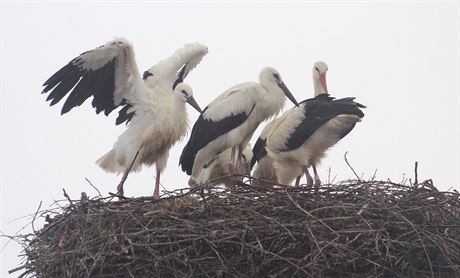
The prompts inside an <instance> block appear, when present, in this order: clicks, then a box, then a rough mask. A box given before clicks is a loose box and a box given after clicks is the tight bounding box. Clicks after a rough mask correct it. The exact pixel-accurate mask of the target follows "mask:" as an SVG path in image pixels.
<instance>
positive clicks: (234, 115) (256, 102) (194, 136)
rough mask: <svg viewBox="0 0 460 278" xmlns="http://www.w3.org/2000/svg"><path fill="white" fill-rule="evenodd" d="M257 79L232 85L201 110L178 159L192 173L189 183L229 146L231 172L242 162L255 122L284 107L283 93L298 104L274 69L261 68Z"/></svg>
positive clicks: (195, 179) (195, 181) (256, 124)
mask: <svg viewBox="0 0 460 278" xmlns="http://www.w3.org/2000/svg"><path fill="white" fill-rule="evenodd" d="M259 82H260V83H256V82H247V83H242V84H239V85H236V86H233V87H231V88H230V89H228V90H227V91H225V92H224V93H223V94H221V95H220V96H218V97H217V98H216V99H215V100H214V101H212V102H211V103H210V104H209V105H208V106H207V107H206V108H205V109H204V111H203V113H201V115H200V117H199V118H198V120H197V121H196V122H195V124H194V126H193V129H192V133H191V135H190V139H189V141H188V142H187V145H186V146H185V147H184V149H183V151H182V154H181V157H180V161H179V164H180V165H181V166H182V170H183V171H184V172H186V173H187V174H188V175H191V180H190V181H189V184H194V183H197V178H198V175H199V173H200V171H201V169H203V166H205V164H206V163H208V162H209V161H211V160H212V158H213V157H215V156H216V155H218V154H219V153H221V152H223V151H225V150H226V149H228V148H232V150H231V154H230V157H231V161H232V163H231V165H232V166H231V168H232V169H231V171H230V172H233V173H234V172H235V169H236V168H235V167H236V165H237V163H240V161H241V153H242V150H244V148H245V147H246V145H247V144H248V142H249V140H250V139H251V137H252V135H253V133H254V131H255V130H256V128H257V127H258V125H259V124H260V123H261V122H262V121H265V120H267V119H269V118H270V117H272V116H273V115H276V114H277V113H279V111H280V110H281V109H282V108H283V106H284V102H285V96H286V97H288V98H289V99H290V100H291V101H292V102H293V103H294V104H296V105H297V101H296V100H295V98H294V97H293V96H292V94H291V92H290V91H289V89H288V88H287V87H286V85H285V84H284V82H283V80H282V79H281V75H280V74H279V72H278V71H277V70H275V69H274V68H271V67H266V68H264V69H263V70H262V71H261V73H260V75H259ZM235 154H236V155H235ZM235 156H236V161H235Z"/></svg>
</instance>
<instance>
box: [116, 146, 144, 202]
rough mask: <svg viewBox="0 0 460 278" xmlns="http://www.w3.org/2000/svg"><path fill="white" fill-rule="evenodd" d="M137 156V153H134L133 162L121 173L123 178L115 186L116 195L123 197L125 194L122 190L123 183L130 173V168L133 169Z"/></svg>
mask: <svg viewBox="0 0 460 278" xmlns="http://www.w3.org/2000/svg"><path fill="white" fill-rule="evenodd" d="M138 155H139V151H137V152H136V155H135V156H134V158H133V161H132V162H131V164H130V165H129V167H128V168H126V170H125V172H124V173H123V177H122V178H121V181H120V183H119V184H118V186H117V195H120V196H123V195H124V194H125V191H124V190H123V185H124V184H125V181H126V179H127V178H128V174H129V172H130V171H131V168H133V165H134V162H135V161H136V159H137V156H138Z"/></svg>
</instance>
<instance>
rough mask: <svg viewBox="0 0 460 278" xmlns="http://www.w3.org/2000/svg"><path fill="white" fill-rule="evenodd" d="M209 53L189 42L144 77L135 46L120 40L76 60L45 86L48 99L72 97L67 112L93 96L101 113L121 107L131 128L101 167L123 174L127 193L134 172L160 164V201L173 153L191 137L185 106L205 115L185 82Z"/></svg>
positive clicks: (121, 118)
mask: <svg viewBox="0 0 460 278" xmlns="http://www.w3.org/2000/svg"><path fill="white" fill-rule="evenodd" d="M207 52H208V49H207V47H206V46H204V45H202V44H199V43H194V44H186V45H185V46H184V47H182V48H180V49H178V50H177V51H176V52H175V53H174V54H173V55H172V56H170V57H169V58H167V59H165V60H163V61H160V62H159V63H158V64H156V65H155V66H153V67H151V68H150V69H148V70H147V71H145V72H144V74H143V75H141V74H140V72H139V70H138V68H137V64H136V61H135V57H134V49H133V46H132V45H131V43H130V42H128V41H127V40H126V39H124V38H117V39H115V40H113V41H109V42H107V43H106V44H105V45H103V46H100V47H98V48H95V49H93V50H90V51H86V52H84V53H82V54H80V55H79V56H78V57H76V58H74V59H73V60H71V61H70V62H69V63H68V64H67V65H65V66H64V67H62V68H61V69H60V70H59V71H57V72H56V73H55V74H53V75H52V76H51V77H50V78H49V79H48V80H47V81H46V82H45V83H44V84H43V86H45V88H44V89H43V92H42V93H49V94H48V97H47V99H46V100H47V101H51V105H54V104H56V103H58V102H59V101H60V100H61V99H63V98H64V97H65V96H66V95H67V98H66V100H65V102H64V105H63V107H62V111H61V114H65V113H67V112H69V111H70V110H71V109H73V108H74V107H77V106H80V105H81V104H83V102H85V100H86V99H88V98H90V97H93V100H92V102H91V103H92V106H93V107H94V108H95V109H96V113H97V114H99V113H100V112H104V114H105V115H109V114H110V113H111V112H112V111H114V110H115V109H117V108H121V109H120V110H119V112H118V117H117V119H116V124H121V123H124V122H126V124H128V123H129V124H128V127H127V129H126V130H125V131H124V132H123V133H122V134H121V135H120V136H119V137H118V140H117V141H116V142H115V144H114V146H113V149H112V150H111V151H109V152H108V153H107V154H106V155H104V156H103V157H101V158H100V159H99V160H97V164H98V165H99V166H100V167H102V168H103V169H104V170H106V171H108V172H113V173H123V178H122V180H121V182H120V184H119V185H118V187H117V193H118V194H119V195H123V194H124V190H123V184H124V182H125V180H126V178H127V176H128V173H129V172H130V171H139V170H141V168H142V166H143V165H145V166H150V165H152V164H154V163H155V164H156V182H155V189H154V196H156V197H159V185H160V174H161V172H162V171H163V170H164V168H165V167H166V162H167V159H168V155H169V149H170V148H171V147H172V146H173V145H174V144H175V143H176V142H177V141H178V140H180V139H181V138H183V137H184V136H185V135H186V133H187V121H188V120H187V113H186V109H185V103H189V104H190V105H191V106H193V107H194V108H195V109H197V110H198V111H199V112H201V109H200V108H199V106H198V104H197V102H196V101H195V99H194V98H193V93H192V89H191V88H190V86H188V85H186V84H185V83H182V82H183V80H184V78H185V77H186V76H187V75H188V73H189V72H190V71H191V70H192V69H194V68H195V67H196V66H197V65H198V64H199V63H200V61H201V59H202V58H203V56H204V55H206V54H207Z"/></svg>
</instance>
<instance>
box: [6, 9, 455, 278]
mask: <svg viewBox="0 0 460 278" xmlns="http://www.w3.org/2000/svg"><path fill="white" fill-rule="evenodd" d="M366 2H367V1H366ZM458 7H459V6H458V1H443V2H440V1H437V2H432V3H430V2H426V1H424V3H417V2H415V1H414V2H407V1H405V3H402V2H397V1H396V2H395V1H391V2H381V1H380V3H359V2H354V3H351V2H349V3H346V4H337V3H334V2H330V3H326V4H324V3H323V4H319V3H314V2H310V3H290V4H286V3H283V4H281V3H263V4H260V3H259V4H257V3H253V4H243V3H239V4H230V3H220V4H209V3H193V4H184V3H175V4H174V3H173V4H165V3H129V4H126V3H103V2H99V3H98V4H90V3H66V4H57V3H51V2H42V3H32V2H27V3H16V2H8V1H7V2H4V1H2V4H1V8H2V11H1V59H0V60H1V94H0V95H1V101H0V103H1V187H0V190H1V191H0V194H1V196H0V210H1V211H0V221H1V227H0V231H1V232H3V233H6V234H13V233H14V232H15V231H17V230H18V229H19V228H20V227H22V226H23V225H25V224H26V223H27V222H28V221H29V220H30V218H27V219H21V220H16V221H13V220H14V219H16V218H20V217H22V216H25V215H29V214H33V212H34V211H35V210H36V209H37V207H38V204H39V203H40V201H43V206H42V207H44V208H46V207H47V206H49V205H50V204H51V202H52V201H53V200H55V199H62V188H65V189H66V191H67V192H68V193H69V194H70V196H71V197H73V198H79V196H80V192H82V191H85V192H87V193H88V194H89V195H90V196H94V195H95V194H96V192H95V191H94V190H93V189H92V188H91V187H90V186H89V185H88V184H87V183H86V182H85V180H84V178H88V179H89V180H91V181H92V182H93V183H94V184H95V185H97V187H98V188H99V190H100V191H101V192H102V193H103V194H106V193H107V192H109V191H111V192H113V191H114V190H115V187H116V184H117V183H118V181H119V178H120V177H118V176H115V175H113V174H108V173H105V172H104V171H103V170H101V169H99V168H98V167H97V166H96V165H95V163H94V162H95V160H96V159H97V158H99V157H100V156H101V155H103V154H105V153H106V152H107V151H108V150H109V149H110V148H111V146H112V144H113V143H114V141H115V139H116V138H117V136H118V135H119V134H120V133H121V132H122V131H123V129H124V127H123V126H118V127H117V126H115V124H114V122H115V116H116V115H115V114H116V113H114V114H113V115H111V117H108V118H106V117H104V116H101V115H96V114H95V113H94V111H93V109H92V108H91V105H90V103H89V101H88V103H85V104H84V105H82V106H81V107H80V108H78V109H74V110H73V111H72V112H70V113H69V114H66V115H65V116H60V109H61V107H62V104H61V103H59V104H58V105H56V106H54V107H51V108H50V107H49V106H48V104H47V103H46V102H45V98H46V96H45V95H41V94H40V92H41V90H42V87H41V84H42V83H43V82H44V81H45V80H46V79H47V78H48V77H49V76H50V75H51V74H53V73H54V72H55V71H56V70H58V69H59V68H60V67H62V66H63V65H65V64H66V63H67V62H68V61H69V60H71V59H72V58H74V57H75V56H76V55H78V54H79V53H81V52H83V51H86V50H89V49H92V48H94V47H97V46H99V45H101V44H104V43H105V42H106V41H108V40H111V39H112V38H113V37H115V36H117V37H118V36H122V37H126V38H127V39H128V40H130V41H131V42H132V43H133V44H134V47H135V51H136V55H137V61H138V65H139V68H140V69H141V70H142V71H143V70H144V69H147V68H148V67H150V66H151V65H153V64H155V63H157V62H158V61H159V60H161V59H163V58H165V57H167V56H169V55H171V54H172V53H173V52H174V51H175V50H176V49H177V48H179V47H181V46H182V45H183V44H184V43H187V42H195V41H198V42H201V43H204V44H206V45H207V46H208V47H209V54H208V55H207V56H206V57H205V58H204V59H203V61H202V63H201V64H200V65H199V66H198V67H197V69H196V70H195V71H193V72H192V73H191V74H190V75H189V77H188V78H187V80H186V82H187V83H188V84H190V85H191V86H192V87H193V89H194V94H195V98H196V99H197V101H198V102H199V103H200V105H201V106H202V107H205V106H206V105H207V104H208V103H209V102H210V101H211V100H212V99H214V98H215V97H216V96H217V95H218V94H220V93H221V92H222V91H224V90H225V89H227V88H228V87H230V86H231V85H234V84H236V83H240V82H243V81H257V78H258V74H259V71H260V70H261V69H262V67H264V66H266V65H270V66H273V67H275V68H276V69H278V70H279V71H280V73H281V75H282V77H283V79H284V80H285V82H286V84H287V86H288V87H289V88H290V89H291V91H292V92H293V93H294V95H295V96H296V98H297V99H298V100H302V99H306V98H310V97H311V96H312V95H313V87H312V78H311V68H312V65H313V63H314V62H315V61H318V60H323V61H325V62H327V63H328V65H329V72H328V87H329V90H330V92H331V93H332V94H333V95H334V96H336V97H346V96H356V97H357V100H358V101H359V102H360V103H363V104H365V105H367V106H368V109H366V111H365V113H366V116H365V118H364V120H363V122H362V123H360V124H358V125H357V126H356V128H355V129H354V130H353V131H352V132H351V133H350V134H349V135H348V136H347V137H346V138H345V139H343V140H342V141H341V142H340V143H339V144H338V145H337V146H335V147H334V148H333V149H331V150H330V151H329V153H328V156H327V158H326V159H324V160H323V163H322V165H321V166H320V174H321V176H322V177H323V180H326V179H327V172H328V169H329V168H332V175H333V176H335V175H337V179H339V180H342V179H347V178H353V174H352V172H351V171H350V170H349V169H348V167H347V166H346V164H345V162H344V160H343V155H344V153H345V152H346V151H349V154H348V158H349V160H350V161H351V163H352V165H353V167H354V168H355V170H356V171H357V172H358V173H359V174H361V173H362V174H364V177H365V178H368V177H370V176H372V175H373V173H374V171H375V170H376V169H377V178H379V179H387V178H390V179H392V180H394V181H396V182H399V181H401V180H402V179H403V177H413V167H414V162H415V161H419V164H420V166H419V176H420V177H419V178H420V179H428V178H432V179H433V180H434V182H435V185H436V186H438V187H439V188H440V189H443V190H447V189H449V188H457V189H459V184H460V183H459V170H458V169H459V10H458ZM288 107H290V105H288ZM188 110H189V117H190V122H191V124H193V122H194V121H195V120H196V118H197V117H198V114H197V113H196V112H195V111H194V110H192V109H190V108H188ZM259 131H260V129H259ZM259 131H258V132H259ZM258 132H257V133H256V135H258ZM186 139H187V138H186ZM186 139H185V140H184V141H182V142H180V143H178V144H177V145H176V146H175V147H174V148H173V149H172V151H171V155H170V159H169V163H168V167H167V169H166V170H165V172H164V175H163V178H162V183H163V185H164V186H165V187H166V188H167V189H174V188H179V187H185V185H186V184H187V182H186V181H187V179H188V177H187V176H186V175H185V174H184V173H182V172H181V171H180V170H179V168H178V167H177V164H178V159H179V155H180V152H181V150H182V147H183V146H184V145H185V142H186ZM255 139H256V138H253V140H252V143H254V142H255ZM154 173H155V169H154V167H152V168H148V169H144V170H143V171H142V172H140V173H139V174H132V175H131V176H130V177H129V179H128V180H127V182H126V184H125V192H126V195H127V196H142V195H150V194H151V193H152V190H153V185H154ZM12 221H13V222H12ZM26 231H30V228H28V229H26ZM4 242H5V240H3V239H0V244H1V245H0V250H2V251H1V254H0V256H1V266H0V276H5V275H6V273H7V270H8V269H11V268H13V267H15V266H17V264H18V258H17V253H18V252H19V250H20V248H19V246H17V245H16V244H14V243H10V244H9V245H7V246H6V247H5V248H3V245H4ZM2 248H3V249H2ZM10 277H14V276H10Z"/></svg>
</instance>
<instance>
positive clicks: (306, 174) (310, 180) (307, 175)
mask: <svg viewBox="0 0 460 278" xmlns="http://www.w3.org/2000/svg"><path fill="white" fill-rule="evenodd" d="M304 172H305V177H306V178H307V188H308V189H311V187H312V186H313V178H312V177H311V175H310V172H308V167H305V168H304Z"/></svg>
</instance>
